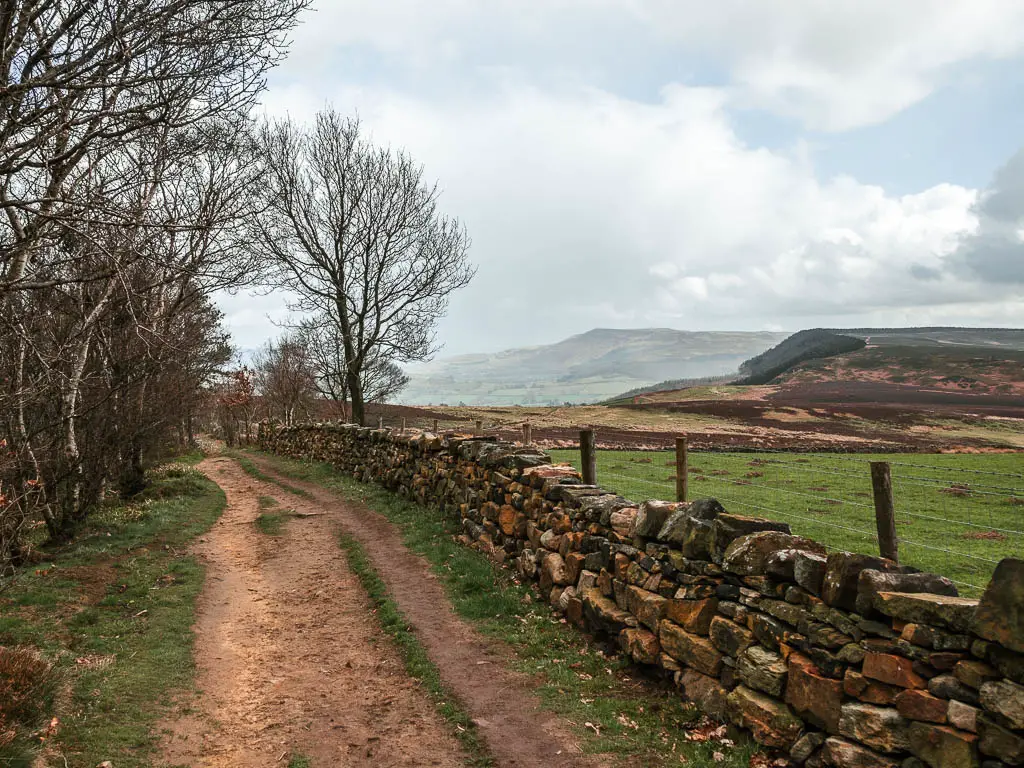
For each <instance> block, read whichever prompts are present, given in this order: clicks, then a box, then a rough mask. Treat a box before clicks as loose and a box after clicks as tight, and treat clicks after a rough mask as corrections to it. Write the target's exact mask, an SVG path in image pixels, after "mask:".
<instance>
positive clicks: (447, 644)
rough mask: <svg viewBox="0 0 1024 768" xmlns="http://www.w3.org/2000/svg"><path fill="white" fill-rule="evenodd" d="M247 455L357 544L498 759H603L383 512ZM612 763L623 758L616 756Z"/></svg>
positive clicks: (579, 762) (294, 501)
mask: <svg viewBox="0 0 1024 768" xmlns="http://www.w3.org/2000/svg"><path fill="white" fill-rule="evenodd" d="M252 459H253V460H254V461H255V462H256V464H258V465H259V467H260V469H261V470H262V471H263V472H265V473H266V474H268V475H271V476H274V477H278V478H280V479H282V480H284V481H286V482H287V483H288V484H289V485H292V486H295V487H297V488H301V489H302V490H304V491H306V492H307V493H310V494H312V495H313V498H314V500H313V501H308V500H304V499H301V498H298V497H295V496H292V497H290V501H289V503H290V504H291V505H292V506H294V507H295V508H296V509H298V510H309V511H320V512H323V513H324V514H325V515H326V516H327V517H328V518H329V519H331V520H335V521H337V522H338V523H339V524H340V525H341V527H342V528H343V529H344V530H345V531H346V532H347V533H349V534H350V535H352V536H353V537H354V538H355V539H356V540H358V541H359V543H360V544H362V546H363V548H364V549H365V551H366V553H367V555H368V556H369V557H370V559H371V560H372V562H373V565H374V567H375V568H376V569H377V572H378V573H379V574H380V576H381V578H382V579H383V580H384V582H385V583H386V584H387V587H388V590H389V592H390V593H391V595H392V597H393V598H394V600H395V602H396V603H397V604H398V607H399V608H400V609H401V611H402V613H403V614H404V615H405V617H406V619H408V621H409V623H410V624H411V625H412V626H413V627H414V628H415V630H416V635H417V637H418V638H419V639H420V642H421V643H423V646H424V648H426V650H427V653H428V654H429V655H430V659H431V661H433V662H434V664H435V665H436V666H437V668H438V670H439V671H440V673H441V677H442V679H443V680H444V682H445V684H446V685H447V686H448V688H449V689H450V690H451V691H452V692H453V693H454V694H455V695H456V696H457V697H458V699H459V700H460V701H461V702H462V704H463V706H464V707H465V708H466V710H467V711H468V712H469V714H470V716H471V717H472V718H473V719H474V721H475V722H476V724H477V728H478V729H479V732H480V735H481V736H482V737H483V739H484V742H485V743H486V745H487V748H488V751H489V752H490V753H491V755H492V756H493V757H494V759H495V762H496V763H497V765H498V766H502V767H503V768H504V767H507V768H527V766H544V767H545V768H548V767H551V766H559V767H561V766H605V765H608V764H609V763H607V762H606V761H604V760H601V759H599V758H596V757H585V756H583V755H581V754H580V749H579V745H578V744H577V742H576V739H575V737H574V735H573V734H572V733H571V732H570V731H569V729H568V727H567V724H566V723H564V722H563V721H562V720H560V719H559V718H558V717H557V716H556V715H554V714H552V713H550V712H546V711H544V710H543V709H541V707H540V703H539V701H538V699H537V697H536V696H535V694H534V693H533V692H532V690H531V689H530V687H529V681H528V679H527V678H526V676H522V675H517V674H515V673H513V672H511V671H509V670H507V669H506V668H505V667H504V657H503V654H507V653H508V650H507V648H504V647H502V646H501V645H500V644H499V643H497V642H494V641H491V640H488V639H486V638H483V637H482V636H480V635H479V634H478V633H477V632H476V631H475V630H474V629H473V628H472V627H471V626H470V625H469V624H467V623H466V622H465V621H463V620H462V619H460V618H459V617H458V616H457V615H456V614H455V612H454V610H453V609H452V607H451V604H450V602H449V601H448V598H447V596H446V595H445V593H444V589H443V587H442V586H441V584H440V582H439V581H438V580H437V577H436V576H435V575H434V574H433V573H432V572H431V570H430V565H429V563H428V562H427V561H426V560H425V559H423V558H422V557H420V556H419V555H416V554H414V553H412V552H410V551H409V550H408V549H407V548H406V547H405V544H404V543H403V542H402V536H401V533H400V532H399V531H398V529H397V528H396V527H395V526H394V525H392V524H391V522H389V521H388V520H387V518H385V517H384V516H383V515H380V514H378V513H376V512H374V511H373V510H371V509H369V508H368V507H366V506H364V505H362V504H356V503H352V502H344V501H342V500H340V499H339V498H338V497H337V496H336V495H334V494H333V493H331V492H329V491H327V490H325V489H324V488H322V487H321V486H319V485H316V484H315V483H305V482H301V481H298V480H295V479H293V478H290V477H284V476H283V475H281V474H280V473H278V472H276V471H275V470H274V468H273V467H272V466H270V464H269V463H267V462H266V461H265V460H263V459H261V458H259V457H258V456H253V457H252ZM268 487H270V488H273V487H274V486H268ZM616 764H617V765H620V766H622V765H626V764H628V761H623V760H622V759H619V760H618V761H616Z"/></svg>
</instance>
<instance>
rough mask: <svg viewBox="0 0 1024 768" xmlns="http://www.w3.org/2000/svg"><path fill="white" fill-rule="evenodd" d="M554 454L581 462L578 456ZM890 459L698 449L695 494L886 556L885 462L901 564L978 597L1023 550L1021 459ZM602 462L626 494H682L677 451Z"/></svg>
mask: <svg viewBox="0 0 1024 768" xmlns="http://www.w3.org/2000/svg"><path fill="white" fill-rule="evenodd" d="M552 454H553V456H554V457H555V458H556V459H560V460H570V461H573V462H575V463H576V465H577V466H579V454H578V452H575V451H553V452H552ZM891 458H892V457H890V456H863V455H859V456H851V455H848V454H847V455H844V454H808V453H799V454H794V453H785V452H777V451H764V452H747V451H744V452H742V453H740V452H737V453H725V452H715V451H709V452H697V451H691V452H690V454H689V473H688V485H689V493H688V495H689V498H690V499H695V498H701V497H707V496H713V497H715V498H717V499H719V501H721V502H722V504H723V505H724V506H725V507H726V508H727V509H730V510H732V511H735V512H737V513H739V514H747V515H752V516H760V517H766V518H769V519H773V520H779V521H782V522H788V523H789V524H790V526H791V528H792V529H793V532H794V533H797V534H800V535H804V536H807V537H808V538H812V539H815V540H816V541H818V542H820V543H821V544H823V545H824V546H825V547H827V548H829V549H835V550H848V551H857V552H863V553H866V554H878V534H877V527H876V519H875V505H874V499H873V495H872V483H871V472H870V463H871V461H875V460H884V461H887V463H889V465H890V468H891V475H892V484H893V495H894V502H895V510H896V512H895V522H896V533H897V544H898V546H899V555H900V561H901V563H904V564H907V565H912V566H915V567H917V568H920V569H922V570H929V571H933V572H936V573H939V574H942V575H944V576H947V577H948V578H950V579H951V580H953V581H954V582H955V583H957V584H958V585H959V587H960V591H961V593H962V594H973V595H976V594H978V593H980V591H981V590H982V589H984V586H985V584H986V583H987V581H988V579H989V577H990V576H991V572H992V570H993V568H994V567H995V564H996V563H998V562H999V560H1001V559H1002V558H1004V557H1009V556H1021V555H1024V472H1017V471H1014V470H1015V469H1016V467H1017V466H1024V465H1022V464H1021V461H1022V460H1021V458H1020V457H1019V456H1005V455H989V456H985V455H963V456H954V455H945V454H943V455H940V456H934V457H929V461H922V462H912V461H906V460H895V461H893V460H890V459H891ZM947 462H948V463H947ZM597 464H598V471H597V481H598V483H600V484H601V485H602V486H604V487H606V488H608V489H609V490H612V491H615V492H616V493H620V494H622V495H623V496H626V497H627V498H630V499H633V500H636V501H640V500H643V499H647V498H661V499H674V498H675V493H676V482H675V481H676V478H675V476H674V474H669V473H670V472H674V471H675V457H674V453H673V452H671V451H653V452H638V451H634V452H631V451H607V450H605V451H599V452H598V454H597ZM1000 464H1001V465H1002V466H1000Z"/></svg>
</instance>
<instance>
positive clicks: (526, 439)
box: [523, 422, 533, 445]
mask: <svg viewBox="0 0 1024 768" xmlns="http://www.w3.org/2000/svg"><path fill="white" fill-rule="evenodd" d="M523 445H533V425H532V424H531V423H530V422H526V423H525V424H523Z"/></svg>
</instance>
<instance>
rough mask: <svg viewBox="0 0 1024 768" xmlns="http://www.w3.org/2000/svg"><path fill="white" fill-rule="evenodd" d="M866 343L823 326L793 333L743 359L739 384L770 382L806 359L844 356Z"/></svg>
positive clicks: (861, 347)
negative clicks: (783, 339)
mask: <svg viewBox="0 0 1024 768" xmlns="http://www.w3.org/2000/svg"><path fill="white" fill-rule="evenodd" d="M865 346H867V342H865V341H864V339H861V338H857V337H855V336H847V335H845V334H842V333H836V332H834V331H827V330H825V329H823V328H814V329H812V330H808V331H800V332H799V333H794V334H793V335H792V336H790V337H789V338H788V339H786V340H785V341H783V342H782V343H781V344H778V345H776V346H774V347H772V348H771V349H769V350H766V351H765V352H762V353H761V354H759V355H757V356H756V357H752V358H750V359H749V360H745V361H743V363H741V364H740V371H739V372H740V376H739V378H738V379H737V381H736V383H737V384H767V383H768V382H769V381H771V380H772V379H774V378H775V377H776V376H779V375H781V374H783V373H785V372H786V371H788V370H789V369H790V368H792V367H793V366H794V365H796V364H798V363H802V362H804V361H805V360H816V359H819V358H827V357H832V356H833V355H841V354H843V353H844V352H853V351H854V350H857V349H863V348H864V347H865Z"/></svg>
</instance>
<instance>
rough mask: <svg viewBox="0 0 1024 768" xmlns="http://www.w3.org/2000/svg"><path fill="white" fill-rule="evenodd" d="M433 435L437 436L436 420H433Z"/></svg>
mask: <svg viewBox="0 0 1024 768" xmlns="http://www.w3.org/2000/svg"><path fill="white" fill-rule="evenodd" d="M434 434H435V435H436V434H437V419H434Z"/></svg>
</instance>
